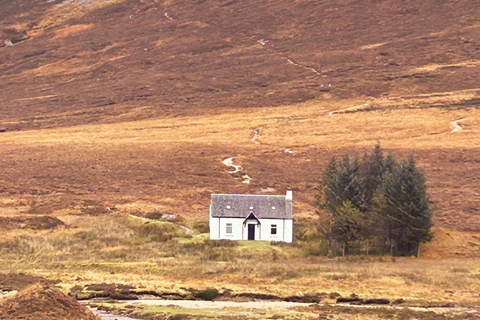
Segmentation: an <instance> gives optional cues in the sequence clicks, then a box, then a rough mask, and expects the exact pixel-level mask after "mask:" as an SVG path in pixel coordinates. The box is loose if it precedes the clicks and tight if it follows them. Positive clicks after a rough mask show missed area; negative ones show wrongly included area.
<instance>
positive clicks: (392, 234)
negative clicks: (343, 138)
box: [315, 143, 432, 256]
mask: <svg viewBox="0 0 480 320" xmlns="http://www.w3.org/2000/svg"><path fill="white" fill-rule="evenodd" d="M315 206H316V208H317V213H318V214H319V215H321V214H322V212H325V211H326V212H327V213H328V219H327V220H326V221H324V222H323V223H322V224H321V226H320V231H321V233H322V234H323V236H324V237H325V238H326V239H327V240H328V243H329V251H330V250H331V249H332V247H333V246H335V245H336V246H337V247H338V246H340V247H341V250H342V253H343V254H348V252H349V247H350V246H351V245H353V244H356V245H358V244H359V243H362V244H363V245H364V246H365V247H366V251H367V254H368V250H369V246H371V247H375V248H380V250H381V252H382V253H387V252H388V253H390V254H391V255H392V256H394V255H396V256H407V255H418V253H419V245H420V243H424V242H428V241H430V240H431V239H432V234H431V231H430V228H431V226H432V222H431V210H430V207H429V199H428V195H427V187H426V184H425V178H424V175H423V173H422V172H421V171H420V170H419V168H417V165H416V163H415V159H414V156H413V155H410V156H409V157H408V158H407V159H404V160H401V161H398V160H397V159H396V158H395V156H394V155H392V154H390V153H389V154H388V155H387V156H385V155H384V152H383V150H382V148H381V146H380V143H377V145H376V146H375V148H374V150H373V151H372V152H371V153H370V154H368V153H366V154H364V156H363V158H362V159H359V157H358V155H357V156H355V157H354V158H353V159H351V158H350V157H349V155H348V154H345V155H344V156H343V157H342V158H341V159H340V160H338V159H337V158H336V157H333V158H332V159H331V161H330V162H329V163H328V165H327V166H326V168H325V170H324V173H323V178H322V180H321V181H320V182H319V184H318V186H317V195H316V198H315Z"/></svg>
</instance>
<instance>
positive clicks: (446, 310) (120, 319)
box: [92, 299, 480, 320]
mask: <svg viewBox="0 0 480 320" xmlns="http://www.w3.org/2000/svg"><path fill="white" fill-rule="evenodd" d="M128 304H129V305H130V306H132V307H134V306H177V307H180V308H189V309H223V308H241V309H250V310H251V309H275V310H279V309H283V310H291V309H293V308H295V307H306V306H309V305H312V304H311V303H301V302H286V301H271V300H265V301H247V302H236V301H203V300H157V299H152V300H133V301H130V302H129V303H128ZM335 305H336V306H338V307H350V308H352V307H355V308H364V309H373V308H386V309H403V308H405V307H404V306H382V305H351V304H335ZM409 309H411V310H415V311H420V312H426V311H433V312H435V313H437V314H456V313H467V314H471V315H475V316H477V315H478V313H480V310H479V308H476V307H475V308H472V307H470V308H469V307H409ZM92 311H93V312H94V313H95V314H96V315H98V316H99V317H100V318H101V319H102V320H141V319H136V318H131V317H126V316H120V315H113V314H109V313H107V312H104V311H100V310H95V309H93V310H92Z"/></svg>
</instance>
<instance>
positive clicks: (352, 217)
mask: <svg viewBox="0 0 480 320" xmlns="http://www.w3.org/2000/svg"><path fill="white" fill-rule="evenodd" d="M365 230H366V229H365V216H364V214H363V213H362V212H361V211H360V210H359V209H358V207H356V206H355V205H354V204H352V203H351V202H350V201H348V200H347V201H345V202H344V203H343V205H342V206H341V207H340V208H338V210H337V211H336V213H335V215H334V216H333V217H332V238H333V239H334V240H336V241H338V242H340V243H342V244H343V250H342V251H343V255H345V253H346V250H348V243H349V242H351V241H355V240H359V239H361V238H362V237H363V236H364V235H365Z"/></svg>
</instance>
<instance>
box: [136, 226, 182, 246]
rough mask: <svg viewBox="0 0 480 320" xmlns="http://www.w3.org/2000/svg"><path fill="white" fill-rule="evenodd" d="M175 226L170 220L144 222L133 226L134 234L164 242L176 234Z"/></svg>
mask: <svg viewBox="0 0 480 320" xmlns="http://www.w3.org/2000/svg"><path fill="white" fill-rule="evenodd" d="M177 231H178V230H177V227H176V226H175V225H174V224H173V223H170V222H164V223H146V224H142V225H140V226H137V227H136V228H135V235H136V236H137V237H139V238H144V239H147V240H149V241H155V242H165V241H168V240H171V239H172V238H173V237H175V236H176V235H177Z"/></svg>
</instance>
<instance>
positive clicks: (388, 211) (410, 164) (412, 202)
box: [382, 155, 432, 255]
mask: <svg viewBox="0 0 480 320" xmlns="http://www.w3.org/2000/svg"><path fill="white" fill-rule="evenodd" d="M392 163H393V162H392ZM382 199H383V201H382V202H383V205H382V213H383V215H384V217H385V219H386V220H387V221H388V225H389V228H390V230H389V233H390V235H389V237H390V241H391V243H392V245H394V251H393V252H392V253H395V254H396V255H412V254H414V255H417V254H418V248H419V244H420V243H423V242H427V241H430V240H431V238H432V235H431V233H430V227H431V226H432V223H431V212H430V208H429V200H428V196H427V192H426V185H425V179H424V177H423V174H422V173H421V172H420V171H419V170H418V168H417V167H416V164H415V160H414V158H413V156H412V155H411V156H410V157H409V158H408V159H407V160H406V161H405V162H404V163H402V164H401V165H397V166H396V167H395V168H394V169H393V170H392V172H391V173H389V174H387V175H386V177H385V179H384V181H383V187H382Z"/></svg>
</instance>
